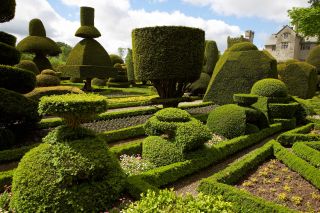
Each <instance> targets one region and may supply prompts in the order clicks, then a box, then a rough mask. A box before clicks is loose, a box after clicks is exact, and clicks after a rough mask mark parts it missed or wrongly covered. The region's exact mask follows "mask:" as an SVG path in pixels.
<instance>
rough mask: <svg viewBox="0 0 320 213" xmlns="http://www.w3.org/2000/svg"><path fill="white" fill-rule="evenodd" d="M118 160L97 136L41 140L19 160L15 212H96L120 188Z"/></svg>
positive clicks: (121, 177) (108, 204)
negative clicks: (48, 141) (72, 139)
mask: <svg viewBox="0 0 320 213" xmlns="http://www.w3.org/2000/svg"><path fill="white" fill-rule="evenodd" d="M124 183H125V176H124V174H123V172H122V170H121V168H120V165H119V162H118V161H117V159H116V158H115V157H114V156H113V155H112V154H111V152H110V151H109V150H108V148H107V146H106V145H105V143H103V142H102V141H100V140H98V139H94V138H93V139H92V138H90V139H82V140H76V141H70V142H61V141H60V142H59V143H43V144H40V145H39V146H38V147H36V148H34V149H32V150H31V151H29V152H28V153H27V154H26V155H25V156H24V157H23V158H22V159H21V161H20V163H19V166H18V168H17V169H16V171H15V173H14V176H13V181H12V192H13V196H12V199H11V203H10V206H11V207H12V208H13V209H15V211H16V212H99V211H103V210H105V209H106V208H109V207H111V205H112V204H113V202H114V201H115V200H116V199H117V198H118V196H119V195H120V193H121V191H122V190H123V187H124Z"/></svg>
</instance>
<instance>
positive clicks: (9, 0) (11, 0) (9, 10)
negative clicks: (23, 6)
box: [0, 0, 16, 23]
mask: <svg viewBox="0 0 320 213" xmlns="http://www.w3.org/2000/svg"><path fill="white" fill-rule="evenodd" d="M15 11H16V1H15V0H3V1H1V8H0V23H3V22H7V21H10V20H11V19H13V18H14V15H15Z"/></svg>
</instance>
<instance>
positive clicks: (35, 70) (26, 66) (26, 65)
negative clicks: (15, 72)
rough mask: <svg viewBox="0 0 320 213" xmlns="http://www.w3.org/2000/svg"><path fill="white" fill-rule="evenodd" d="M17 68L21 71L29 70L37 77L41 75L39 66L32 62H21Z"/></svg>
mask: <svg viewBox="0 0 320 213" xmlns="http://www.w3.org/2000/svg"><path fill="white" fill-rule="evenodd" d="M15 67H18V68H20V69H24V70H29V71H31V72H33V73H34V74H35V75H38V74H40V72H39V69H38V67H37V65H36V64H35V63H34V62H33V61H31V60H21V61H20V62H19V64H16V65H15Z"/></svg>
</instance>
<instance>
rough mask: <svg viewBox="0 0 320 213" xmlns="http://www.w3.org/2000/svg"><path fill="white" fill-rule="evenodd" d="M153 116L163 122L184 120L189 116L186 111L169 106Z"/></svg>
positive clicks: (187, 119)
mask: <svg viewBox="0 0 320 213" xmlns="http://www.w3.org/2000/svg"><path fill="white" fill-rule="evenodd" d="M154 116H156V118H157V119H159V120H160V121H164V122H186V121H190V118H191V115H190V114H189V113H188V112H187V111H185V110H182V109H177V108H171V107H169V108H165V109H162V110H160V111H158V112H156V113H155V114H154Z"/></svg>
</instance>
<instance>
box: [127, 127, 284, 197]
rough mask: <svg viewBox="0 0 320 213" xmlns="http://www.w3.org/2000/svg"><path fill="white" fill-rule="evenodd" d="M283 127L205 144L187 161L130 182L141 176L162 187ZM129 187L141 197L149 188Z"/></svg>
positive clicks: (154, 171)
mask: <svg viewBox="0 0 320 213" xmlns="http://www.w3.org/2000/svg"><path fill="white" fill-rule="evenodd" d="M281 128H282V127H281V124H273V125H271V127H270V128H266V129H263V130H261V131H260V132H258V133H254V134H250V135H245V136H240V137H237V138H234V139H232V140H229V141H226V142H223V143H219V144H217V145H213V146H212V147H210V148H208V147H206V146H204V147H203V148H201V149H199V150H197V151H195V152H192V153H190V154H189V155H188V156H187V160H186V161H183V162H177V163H173V164H170V165H166V166H162V167H158V168H155V169H152V170H149V171H147V172H144V173H141V174H139V175H136V176H130V177H129V182H130V179H131V178H139V179H141V180H143V181H146V182H148V184H151V185H152V186H154V187H161V186H164V185H167V184H169V183H173V182H175V181H177V180H178V179H179V178H182V177H184V176H186V175H190V174H192V173H194V172H197V171H199V170H201V169H203V168H206V167H208V166H210V165H212V164H213V163H217V162H219V161H221V160H224V159H226V158H227V157H228V156H230V155H232V154H235V153H237V152H238V151H240V150H242V149H245V148H247V147H250V146H252V145H254V144H256V143H258V142H260V141H261V140H263V139H265V138H266V137H268V136H270V135H273V134H275V133H276V132H279V131H280V130H281ZM128 187H129V189H128V191H129V192H132V190H130V188H131V187H132V188H134V189H138V188H139V189H141V191H135V193H134V194H131V195H132V196H133V197H135V198H139V196H140V193H142V192H146V191H147V190H148V188H142V187H138V186H130V185H129V186H128Z"/></svg>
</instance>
